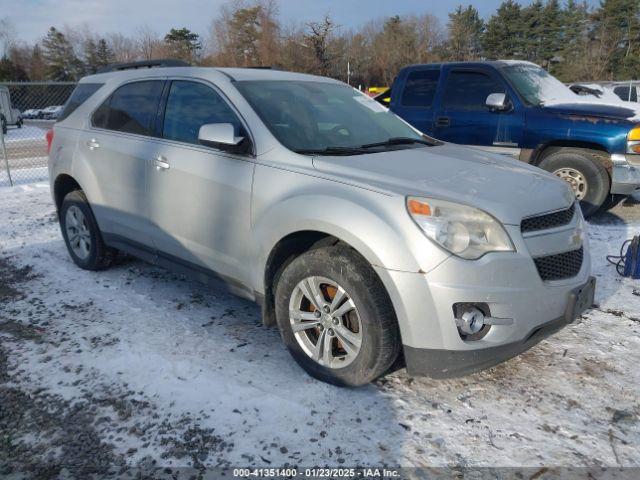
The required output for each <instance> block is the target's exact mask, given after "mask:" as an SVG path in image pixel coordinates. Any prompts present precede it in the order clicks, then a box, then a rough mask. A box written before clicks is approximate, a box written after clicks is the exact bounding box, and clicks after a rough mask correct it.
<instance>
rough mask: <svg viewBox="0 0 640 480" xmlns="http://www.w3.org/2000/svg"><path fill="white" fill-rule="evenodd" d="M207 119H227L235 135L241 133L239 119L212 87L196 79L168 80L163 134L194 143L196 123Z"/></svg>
mask: <svg viewBox="0 0 640 480" xmlns="http://www.w3.org/2000/svg"><path fill="white" fill-rule="evenodd" d="M207 123H231V124H232V125H233V126H234V129H235V134H236V135H240V136H245V134H244V132H242V130H243V129H242V124H241V123H240V120H239V119H238V117H237V116H236V114H235V113H234V112H233V110H231V107H229V105H228V104H227V103H226V102H225V101H224V100H223V98H222V97H221V96H220V95H219V94H218V93H217V92H216V91H215V90H213V89H212V88H210V87H208V86H206V85H203V84H202V83H197V82H189V81H177V80H176V81H174V82H172V83H171V90H170V92H169V97H168V98H167V107H166V109H165V114H164V126H163V128H162V136H163V138H167V139H169V140H178V141H180V142H187V143H195V144H197V143H198V132H199V131H200V127H201V126H202V125H206V124H207Z"/></svg>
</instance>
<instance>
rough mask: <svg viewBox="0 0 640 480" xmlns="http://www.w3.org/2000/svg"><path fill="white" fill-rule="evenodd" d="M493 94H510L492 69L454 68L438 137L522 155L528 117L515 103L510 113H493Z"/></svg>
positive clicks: (439, 117)
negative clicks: (490, 98)
mask: <svg viewBox="0 0 640 480" xmlns="http://www.w3.org/2000/svg"><path fill="white" fill-rule="evenodd" d="M492 93H504V94H507V98H508V93H507V88H506V85H505V84H504V81H503V80H502V78H500V77H499V76H498V75H497V74H496V73H495V72H493V71H492V70H491V69H481V68H473V69H472V68H453V69H451V70H449V71H448V73H447V76H446V79H445V83H444V87H443V93H442V99H441V104H440V108H439V111H438V113H437V115H436V118H435V127H434V136H435V137H436V138H439V139H440V140H444V141H447V142H452V143H459V144H462V145H473V146H478V147H482V148H483V149H486V150H490V151H496V152H498V153H506V154H511V155H514V156H516V155H518V154H519V153H520V149H519V148H520V144H521V141H522V134H523V131H524V115H523V114H522V112H521V111H520V110H519V109H517V108H516V107H515V103H514V100H513V99H512V98H508V100H509V101H510V102H511V108H510V109H509V110H507V111H503V112H500V111H492V110H490V109H489V108H488V107H487V106H486V100H487V97H488V96H489V95H490V94H492Z"/></svg>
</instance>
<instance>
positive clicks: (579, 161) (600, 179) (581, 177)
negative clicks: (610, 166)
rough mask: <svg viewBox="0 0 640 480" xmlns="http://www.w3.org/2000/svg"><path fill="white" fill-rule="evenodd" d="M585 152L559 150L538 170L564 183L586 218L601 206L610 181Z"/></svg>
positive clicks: (605, 172)
mask: <svg viewBox="0 0 640 480" xmlns="http://www.w3.org/2000/svg"><path fill="white" fill-rule="evenodd" d="M592 157H593V156H592V155H590V154H589V152H588V151H585V150H581V149H572V148H566V149H564V148H563V149H560V150H558V151H556V152H554V153H552V154H550V155H549V156H547V157H545V158H544V159H543V160H542V162H540V168H544V169H545V170H547V171H549V172H551V173H553V174H555V175H557V176H558V177H560V178H562V179H563V180H565V181H566V182H567V183H568V184H569V185H570V186H571V189H572V190H573V191H574V193H575V194H576V198H577V199H578V200H580V207H581V208H582V212H583V213H584V216H585V217H588V216H590V215H593V214H594V213H595V212H596V211H598V209H599V208H600V206H601V205H602V204H603V203H604V201H605V199H606V198H607V195H608V194H609V189H610V187H611V181H610V180H609V174H608V173H607V170H606V169H605V168H604V167H603V166H602V164H601V163H600V162H599V161H598V160H597V159H595V158H592Z"/></svg>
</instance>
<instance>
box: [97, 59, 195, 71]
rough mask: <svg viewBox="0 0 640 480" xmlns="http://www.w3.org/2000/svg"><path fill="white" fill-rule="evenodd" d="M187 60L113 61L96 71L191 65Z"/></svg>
mask: <svg viewBox="0 0 640 480" xmlns="http://www.w3.org/2000/svg"><path fill="white" fill-rule="evenodd" d="M190 66H191V65H189V64H188V63H187V62H183V61H182V60H175V59H173V58H160V59H157V60H142V61H140V62H128V63H112V64H111V65H107V66H106V67H102V68H101V69H100V70H98V71H97V72H96V73H107V72H118V71H120V70H136V69H138V68H154V67H190Z"/></svg>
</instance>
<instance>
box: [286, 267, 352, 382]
mask: <svg viewBox="0 0 640 480" xmlns="http://www.w3.org/2000/svg"><path fill="white" fill-rule="evenodd" d="M289 320H290V322H291V329H292V330H293V334H294V336H295V338H296V341H297V342H298V345H299V346H300V348H302V350H303V351H304V352H305V353H306V354H307V355H308V356H309V357H310V358H312V359H313V360H314V361H316V362H317V363H319V364H320V365H323V366H325V367H328V368H332V369H335V368H342V367H346V366H347V365H349V364H350V363H351V362H353V361H354V360H355V359H356V357H357V356H358V353H359V352H360V348H361V347H362V338H363V337H362V322H361V321H360V316H359V315H358V311H357V309H356V306H355V304H354V302H353V300H352V299H351V297H350V296H349V294H348V293H347V292H346V291H345V290H344V288H342V287H341V286H340V285H338V283H336V282H334V281H333V280H330V279H328V278H325V277H318V276H311V277H307V278H305V279H303V280H302V281H301V282H299V283H298V284H297V285H296V287H295V288H294V290H293V293H292V295H291V299H290V301H289Z"/></svg>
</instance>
